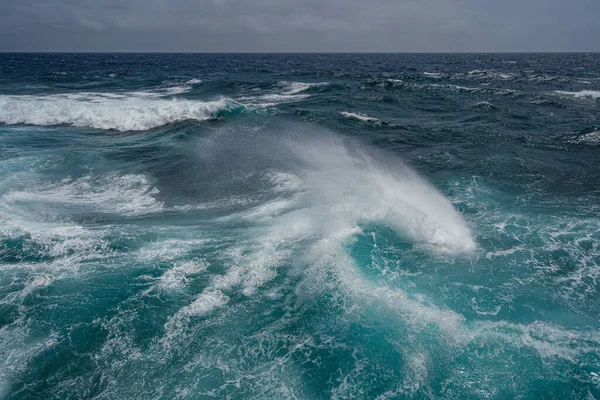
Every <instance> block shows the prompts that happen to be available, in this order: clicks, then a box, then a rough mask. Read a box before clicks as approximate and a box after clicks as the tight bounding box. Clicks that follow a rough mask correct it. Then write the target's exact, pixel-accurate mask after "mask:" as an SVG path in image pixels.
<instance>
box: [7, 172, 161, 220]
mask: <svg viewBox="0 0 600 400" xmlns="http://www.w3.org/2000/svg"><path fill="white" fill-rule="evenodd" d="M157 194H158V189H157V188H156V187H154V186H153V185H152V184H151V183H150V181H149V180H148V178H147V177H145V176H144V175H136V174H126V175H118V174H110V175H105V176H100V177H93V176H84V177H82V178H79V179H76V180H68V179H66V180H63V181H61V182H59V183H52V184H48V183H43V184H40V185H38V186H35V187H32V188H31V189H24V190H13V191H10V192H9V193H7V194H6V195H4V196H3V198H2V199H3V200H4V202H6V203H9V204H10V203H18V202H37V203H54V204H65V205H69V204H70V205H78V206H81V207H90V206H93V207H95V208H96V209H98V208H99V209H101V210H102V211H104V212H114V213H119V214H125V215H136V214H144V213H152V212H158V211H161V210H162V208H163V206H162V203H161V202H160V201H159V200H157V199H156V197H155V196H156V195H157Z"/></svg>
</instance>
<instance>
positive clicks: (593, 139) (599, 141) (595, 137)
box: [573, 131, 600, 145]
mask: <svg viewBox="0 0 600 400" xmlns="http://www.w3.org/2000/svg"><path fill="white" fill-rule="evenodd" d="M573 142H575V143H584V144H591V145H600V131H594V132H590V133H586V134H585V135H583V136H580V137H578V138H577V139H575V140H573Z"/></svg>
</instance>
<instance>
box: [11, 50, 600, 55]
mask: <svg viewBox="0 0 600 400" xmlns="http://www.w3.org/2000/svg"><path fill="white" fill-rule="evenodd" d="M598 53H600V50H594V51H119V50H117V51H30V50H21V51H6V50H0V54H288V55H293V54H598Z"/></svg>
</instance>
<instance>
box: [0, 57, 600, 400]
mask: <svg viewBox="0 0 600 400" xmlns="http://www.w3.org/2000/svg"><path fill="white" fill-rule="evenodd" d="M598 61H599V59H598V55H597V54H564V55H551V54H547V55H539V54H538V55H528V54H503V55H499V54H496V55H494V54H488V55H482V54H471V55H465V54H454V55H441V54H440V55H427V54H419V55H416V54H412V55H411V54H403V55H400V54H399V55H389V54H378V55H377V54H372V55H352V54H321V55H310V54H298V55H282V54H261V55H258V54H257V55H244V54H239V55H238V54H220V55H217V54H212V55H211V54H186V55H169V54H161V55H158V54H145V55H144V54H139V55H133V54H131V55H126V54H72V55H53V54H2V55H0V398H1V399H29V398H31V399H46V398H48V399H49V398H73V399H87V398H90V399H91V398H94V399H149V398H160V399H175V398H186V399H187V398H189V399H208V398H230V399H345V398H360V399H363V398H364V399H465V398H467V399H479V398H482V399H483V398H486V399H505V398H521V399H539V398H561V399H581V398H585V399H596V398H600V323H599V321H600V313H599V310H600V307H599V305H600V303H599V302H600V290H599V287H598V280H599V279H600V269H599V265H600V221H599V219H598V212H599V211H600V192H599V190H598V187H597V184H596V182H597V181H599V180H600V167H599V166H600V164H599V163H598V154H597V151H598V145H599V144H600V134H599V132H600V122H599V121H598V118H597V117H598V107H599V105H600V99H599V98H598V96H597V93H600V69H598V65H599V64H598Z"/></svg>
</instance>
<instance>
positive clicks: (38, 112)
mask: <svg viewBox="0 0 600 400" xmlns="http://www.w3.org/2000/svg"><path fill="white" fill-rule="evenodd" d="M235 107H239V105H238V104H237V103H235V102H233V101H232V100H228V99H226V98H221V99H218V100H214V101H196V100H181V99H161V98H155V96H152V95H150V94H148V93H141V92H140V93H129V94H115V93H73V94H56V95H45V96H44V95H35V96H34V95H21V96H17V95H6V96H0V122H1V123H4V124H7V125H17V124H24V125H68V126H75V127H87V128H96V129H104V130H117V131H145V130H148V129H152V128H156V127H159V126H162V125H166V124H169V123H173V122H177V121H184V120H195V121H205V120H209V119H213V118H216V117H218V114H219V112H223V111H227V110H231V109H233V108H235Z"/></svg>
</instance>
